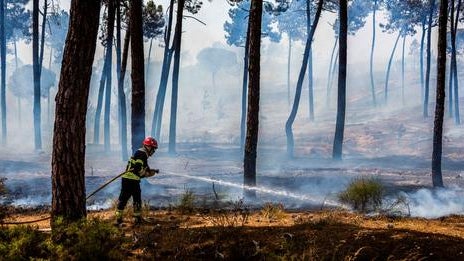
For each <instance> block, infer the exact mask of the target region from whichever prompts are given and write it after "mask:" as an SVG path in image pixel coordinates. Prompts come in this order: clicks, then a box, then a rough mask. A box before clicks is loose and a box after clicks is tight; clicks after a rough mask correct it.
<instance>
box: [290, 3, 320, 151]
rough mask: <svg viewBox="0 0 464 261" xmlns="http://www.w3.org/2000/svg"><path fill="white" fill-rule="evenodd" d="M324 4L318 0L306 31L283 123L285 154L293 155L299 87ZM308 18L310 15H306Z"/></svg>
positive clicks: (301, 83)
mask: <svg viewBox="0 0 464 261" xmlns="http://www.w3.org/2000/svg"><path fill="white" fill-rule="evenodd" d="M323 5H324V1H323V0H319V3H318V5H317V10H316V14H315V16H314V23H313V25H312V26H311V30H310V31H309V33H308V38H307V39H306V44H305V50H304V54H303V63H302V65H301V69H300V74H299V75H298V82H297V84H296V89H295V98H294V100H293V106H292V110H291V112H290V115H289V116H288V119H287V122H286V123H285V134H286V135H287V155H288V156H289V157H293V149H294V140H293V131H292V126H293V122H294V121H295V117H296V113H297V111H298V105H299V103H300V97H301V89H302V87H303V80H304V76H305V74H306V68H307V67H308V59H309V51H310V50H311V45H312V40H313V37H314V32H315V31H316V27H317V24H318V22H319V18H320V16H321V12H322V6H323ZM308 6H309V2H307V7H306V8H307V9H308V8H309V7H308ZM308 19H310V17H308Z"/></svg>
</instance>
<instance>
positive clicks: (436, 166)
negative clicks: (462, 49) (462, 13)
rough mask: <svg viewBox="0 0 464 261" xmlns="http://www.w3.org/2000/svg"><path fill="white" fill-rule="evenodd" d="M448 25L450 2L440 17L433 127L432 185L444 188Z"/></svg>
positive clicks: (444, 1) (444, 4)
mask: <svg viewBox="0 0 464 261" xmlns="http://www.w3.org/2000/svg"><path fill="white" fill-rule="evenodd" d="M447 23H448V0H441V1H440V13H439V16H438V55H437V95H436V106H435V120H434V126H433V152H432V183H433V186H434V187H443V178H442V172H441V158H442V150H443V140H442V139H443V117H444V114H445V88H446V81H445V78H446V47H447V45H446V30H447Z"/></svg>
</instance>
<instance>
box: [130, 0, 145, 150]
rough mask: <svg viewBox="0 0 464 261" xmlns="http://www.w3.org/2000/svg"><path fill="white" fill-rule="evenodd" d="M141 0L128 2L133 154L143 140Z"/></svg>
mask: <svg viewBox="0 0 464 261" xmlns="http://www.w3.org/2000/svg"><path fill="white" fill-rule="evenodd" d="M142 4H143V1H142V0H132V1H131V2H130V22H129V24H130V33H131V41H130V44H131V61H132V72H131V78H132V104H131V108H132V110H131V121H132V122H131V131H132V147H131V148H132V152H135V151H136V150H137V149H138V148H139V147H140V144H141V143H142V141H143V139H144V138H145V84H144V83H145V77H144V72H145V70H144V63H145V59H144V56H143V21H142Z"/></svg>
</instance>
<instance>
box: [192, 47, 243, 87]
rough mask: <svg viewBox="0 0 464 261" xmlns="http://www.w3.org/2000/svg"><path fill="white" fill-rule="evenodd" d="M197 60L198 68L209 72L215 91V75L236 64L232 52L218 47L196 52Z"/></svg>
mask: <svg viewBox="0 0 464 261" xmlns="http://www.w3.org/2000/svg"><path fill="white" fill-rule="evenodd" d="M197 60H198V62H199V63H200V66H202V67H204V68H205V69H207V70H208V71H209V72H211V83H212V88H213V90H215V89H216V74H217V73H218V72H219V71H220V70H222V69H227V68H231V67H232V66H235V65H236V64H237V56H236V55H235V53H234V52H231V51H228V50H226V49H223V48H218V47H206V48H204V49H202V50H201V51H200V52H198V55H197Z"/></svg>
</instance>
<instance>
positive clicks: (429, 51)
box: [423, 0, 435, 118]
mask: <svg viewBox="0 0 464 261" xmlns="http://www.w3.org/2000/svg"><path fill="white" fill-rule="evenodd" d="M434 10H435V0H431V2H430V10H429V20H428V27H427V67H426V71H425V90H424V111H423V117H424V118H427V117H428V116H429V112H428V111H429V89H430V88H429V85H430V69H431V68H430V62H431V56H432V21H433V12H434Z"/></svg>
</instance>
